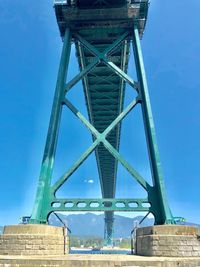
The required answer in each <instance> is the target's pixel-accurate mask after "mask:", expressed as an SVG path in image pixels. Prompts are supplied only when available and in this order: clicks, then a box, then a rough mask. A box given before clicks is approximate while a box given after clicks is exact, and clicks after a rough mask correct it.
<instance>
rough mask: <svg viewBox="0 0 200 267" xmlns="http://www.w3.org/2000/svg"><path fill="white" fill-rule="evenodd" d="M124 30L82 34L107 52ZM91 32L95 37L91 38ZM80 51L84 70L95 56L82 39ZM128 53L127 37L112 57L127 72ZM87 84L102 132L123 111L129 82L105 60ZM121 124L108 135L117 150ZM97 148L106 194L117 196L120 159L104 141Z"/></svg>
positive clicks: (92, 115) (88, 97) (90, 109)
mask: <svg viewBox="0 0 200 267" xmlns="http://www.w3.org/2000/svg"><path fill="white" fill-rule="evenodd" d="M121 34H122V32H120V31H119V30H118V31H116V33H113V30H111V29H110V30H106V31H105V30H103V31H102V32H101V31H98V32H97V31H96V30H95V31H94V30H93V33H92V30H90V33H88V32H87V33H86V34H84V32H81V36H82V37H83V38H84V39H86V40H87V41H88V42H90V43H92V45H93V46H95V48H96V49H97V50H98V51H99V52H103V51H104V50H105V49H106V48H107V47H108V46H109V45H110V44H112V43H113V41H114V40H116V39H117V38H118V37H119V36H120V35H121ZM95 35H96V36H95ZM88 36H93V37H95V38H92V39H91V38H90V37H88ZM110 36H112V38H110ZM113 37H114V38H113ZM76 51H77V56H78V61H79V66H80V69H81V70H82V69H84V67H85V66H87V65H88V64H90V63H91V62H92V60H93V59H94V57H93V56H92V54H91V53H90V52H89V51H88V50H87V49H86V48H84V47H83V46H82V45H81V44H80V43H77V44H76ZM128 57H129V42H128V41H125V42H124V43H123V45H122V46H120V47H119V48H117V49H116V51H114V52H113V53H112V55H111V56H110V57H109V60H110V61H112V62H113V63H114V64H116V65H117V66H118V67H119V68H121V69H122V70H123V71H125V72H126V71H127V64H128ZM83 88H84V94H85V99H86V105H87V110H88V114H89V119H90V122H91V123H92V124H93V126H94V127H95V128H96V129H97V130H98V131H99V132H100V133H102V132H103V131H104V130H105V129H106V128H107V127H108V126H109V125H110V124H111V122H112V121H113V120H114V119H115V118H116V117H117V116H118V115H119V113H120V112H121V111H122V108H123V102H124V89H125V83H124V82H123V80H122V79H121V78H120V77H119V76H118V75H117V74H115V73H114V71H113V70H112V69H110V68H109V67H107V66H106V65H105V64H103V63H99V64H98V65H97V66H96V67H95V68H94V69H93V70H92V71H91V72H90V73H89V74H88V75H87V76H86V77H85V78H84V79H83ZM120 128H121V125H120V124H119V125H118V126H116V127H115V128H114V129H113V130H112V131H111V132H110V134H109V135H108V136H107V140H108V141H109V142H110V143H111V145H112V146H113V147H114V148H116V149H117V150H118V149H119V140H120ZM95 152H96V160H97V165H98V171H99V177H100V182H101V189H102V196H103V197H104V198H113V197H115V186H116V173H117V160H116V159H115V158H114V157H113V156H112V155H111V154H110V152H108V151H107V150H106V148H105V147H104V146H103V144H100V145H99V146H98V147H97V149H96V151H95Z"/></svg>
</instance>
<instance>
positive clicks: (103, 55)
mask: <svg viewBox="0 0 200 267" xmlns="http://www.w3.org/2000/svg"><path fill="white" fill-rule="evenodd" d="M128 34H129V33H128V32H126V33H124V34H123V35H122V36H121V37H120V38H119V39H118V40H116V41H115V42H114V43H113V44H111V45H110V46H109V47H108V48H106V49H105V50H104V51H103V52H99V51H98V50H97V49H96V48H95V47H94V46H92V45H91V44H90V43H88V42H87V41H86V40H84V39H83V38H82V37H81V36H79V35H75V37H76V38H77V39H78V40H79V42H80V43H81V44H82V45H83V46H84V47H85V48H86V49H88V50H89V51H90V52H91V53H92V54H93V55H94V56H95V58H94V60H93V62H92V63H90V64H89V65H87V66H86V67H85V68H84V69H83V70H82V71H81V72H80V73H79V74H78V75H76V76H75V77H74V78H73V79H72V80H71V81H69V82H68V83H67V85H66V88H65V93H67V92H68V91H69V90H70V89H71V88H72V87H73V86H74V85H75V84H76V83H77V82H78V81H79V80H81V79H82V78H84V76H85V75H87V74H88V73H89V72H90V71H91V70H92V69H93V68H94V67H95V66H96V65H97V64H98V63H99V62H102V61H103V62H104V63H105V64H106V65H107V66H108V67H109V68H111V69H112V70H113V71H114V72H115V73H116V74H117V75H118V76H119V77H121V78H122V79H123V80H125V81H126V82H127V83H129V84H130V85H131V86H132V87H133V88H135V89H136V90H137V88H138V84H137V83H136V82H134V81H133V80H132V79H131V78H130V77H129V76H128V75H127V74H126V73H125V72H124V71H122V70H121V69H120V68H118V67H117V66H116V65H115V64H114V63H112V62H110V61H108V60H107V57H108V55H109V54H111V53H112V51H113V50H114V49H116V47H117V46H119V45H120V44H121V42H122V41H123V40H124V39H125V38H126V37H127V36H128ZM140 101H141V99H140V96H139V95H138V96H137V97H136V98H135V99H134V100H133V101H132V102H131V103H130V104H129V105H128V106H127V107H126V108H125V109H124V110H123V111H122V112H121V113H120V114H119V115H118V116H117V117H116V118H115V120H114V121H113V122H112V123H111V124H110V125H109V126H108V127H107V128H106V129H105V130H104V131H103V133H100V132H99V131H98V130H97V129H96V128H95V127H94V126H93V125H92V124H91V123H90V122H89V121H88V120H87V119H86V118H85V117H84V116H83V115H82V114H81V113H80V112H79V111H78V110H77V109H76V107H75V106H74V105H73V104H72V103H71V102H70V101H69V100H68V99H66V98H64V100H63V104H64V105H66V106H67V107H68V108H69V109H70V110H71V111H72V112H73V113H74V115H75V116H76V117H78V118H79V119H80V121H81V122H82V123H83V124H84V125H85V126H86V127H87V128H88V129H89V130H90V131H91V133H92V135H93V136H94V137H95V138H96V139H95V140H94V142H93V144H92V145H91V146H90V147H89V148H88V149H87V150H86V151H85V152H84V153H83V154H82V155H81V157H80V158H79V159H78V160H77V161H76V162H75V163H74V164H73V165H72V166H71V168H70V169H69V170H68V171H67V172H66V173H65V174H63V176H62V177H60V179H59V180H58V181H57V182H56V183H55V184H54V185H53V186H52V187H51V190H52V193H53V194H54V195H55V193H56V191H57V190H58V189H59V188H60V187H61V186H62V185H63V184H64V183H65V182H66V181H67V180H68V178H69V177H70V176H71V175H72V174H73V172H74V171H75V170H76V169H77V168H78V167H79V166H80V165H81V164H82V163H83V162H84V161H85V160H86V159H87V157H88V156H89V155H90V154H91V153H92V152H93V151H94V150H95V149H96V148H97V146H98V145H99V144H100V143H103V145H104V146H105V148H106V149H107V150H108V151H109V152H110V153H111V154H112V155H113V157H115V158H116V159H117V160H118V161H119V162H120V163H121V164H122V165H123V166H124V167H125V168H126V169H127V170H128V171H129V173H130V174H131V175H132V176H133V177H134V178H135V179H136V181H137V182H138V183H139V184H140V185H141V186H142V187H143V188H144V189H145V190H146V191H147V190H148V188H149V187H150V185H149V184H148V183H147V182H146V181H145V179H144V178H143V177H142V176H141V175H140V174H139V173H138V172H137V171H136V170H135V169H134V168H133V167H132V166H131V165H130V164H129V163H128V162H127V161H126V160H125V159H124V158H123V157H122V156H121V154H120V153H119V152H118V151H117V150H116V149H115V148H114V147H113V146H112V145H111V144H110V143H109V142H108V141H107V140H106V137H107V135H108V134H109V133H110V132H111V130H112V129H113V128H114V127H116V126H117V125H118V124H119V123H120V122H121V121H122V120H123V119H124V118H125V117H126V116H127V115H128V113H129V112H130V111H131V110H132V109H133V108H134V107H135V106H136V105H137V104H138V103H139V102H140Z"/></svg>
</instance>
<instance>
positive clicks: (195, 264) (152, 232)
mask: <svg viewBox="0 0 200 267" xmlns="http://www.w3.org/2000/svg"><path fill="white" fill-rule="evenodd" d="M198 237H199V235H198V232H197V229H196V228H195V227H189V228H187V227H186V228H184V227H182V226H180V227H179V226H163V227H161V226H153V227H145V228H141V229H138V231H137V250H138V253H146V254H149V255H150V254H151V257H147V256H138V255H137V256H136V255H112V254H111V255H103V254H101V255H92V254H85V255H83V254H65V249H64V247H66V248H68V247H69V243H68V241H66V240H65V232H64V229H63V228H62V227H54V226H49V225H15V226H6V227H5V228H4V233H3V235H1V236H0V267H36V266H37V267H125V266H129V267H200V254H199V251H200V250H199V248H200V241H199V239H198ZM174 242H176V243H174ZM65 245H66V246H65ZM160 251H161V252H162V253H161V254H162V255H160V257H155V256H152V254H153V253H154V254H159V253H160ZM165 251H167V253H168V252H170V251H173V252H176V253H178V254H181V255H182V256H179V255H178V256H176V257H175V255H174V256H173V257H172V255H171V254H169V255H170V256H168V257H163V255H164V254H165V253H164V252H165ZM188 251H190V252H191V254H187V253H186V254H187V255H189V256H187V255H186V254H184V255H183V254H182V252H188ZM158 252H159V253H158ZM180 252H181V253H180ZM192 252H198V255H197V254H196V253H194V254H192ZM166 256H167V255H166Z"/></svg>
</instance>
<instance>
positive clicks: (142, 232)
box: [136, 225, 200, 257]
mask: <svg viewBox="0 0 200 267" xmlns="http://www.w3.org/2000/svg"><path fill="white" fill-rule="evenodd" d="M136 254H137V255H142V256H167V257H200V234H199V233H198V228H197V227H193V226H182V225H181V226H180V225H162V226H152V227H144V228H139V229H137V232H136Z"/></svg>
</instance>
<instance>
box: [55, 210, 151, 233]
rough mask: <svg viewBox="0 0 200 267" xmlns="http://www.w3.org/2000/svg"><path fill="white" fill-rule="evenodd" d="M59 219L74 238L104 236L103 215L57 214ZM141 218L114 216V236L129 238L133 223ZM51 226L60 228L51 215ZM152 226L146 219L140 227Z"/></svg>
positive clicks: (56, 220) (57, 221)
mask: <svg viewBox="0 0 200 267" xmlns="http://www.w3.org/2000/svg"><path fill="white" fill-rule="evenodd" d="M58 215H59V217H60V218H61V219H62V220H63V221H64V222H65V223H66V224H67V225H68V227H69V228H70V230H71V231H72V234H73V235H76V236H100V237H103V235H104V215H103V214H101V215H96V214H93V213H86V214H70V215H63V214H58ZM141 219H142V216H138V217H135V218H133V219H132V218H128V217H124V216H119V215H115V223H114V236H115V237H116V238H120V237H123V238H126V237H129V236H130V233H131V231H132V229H133V225H134V221H140V220H141ZM50 224H51V225H57V226H60V225H61V223H60V222H59V220H58V219H57V218H56V217H55V216H54V215H52V216H51V218H50ZM152 224H153V219H146V220H145V221H144V222H143V224H142V226H148V225H152Z"/></svg>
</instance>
